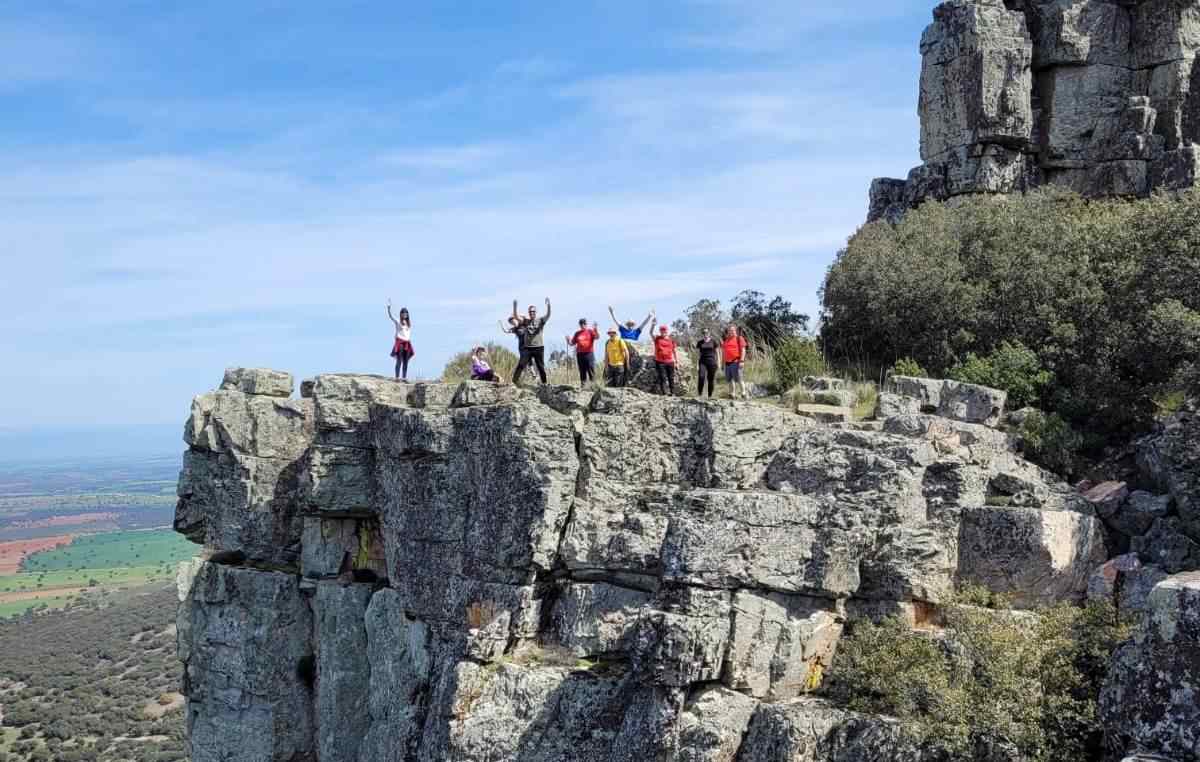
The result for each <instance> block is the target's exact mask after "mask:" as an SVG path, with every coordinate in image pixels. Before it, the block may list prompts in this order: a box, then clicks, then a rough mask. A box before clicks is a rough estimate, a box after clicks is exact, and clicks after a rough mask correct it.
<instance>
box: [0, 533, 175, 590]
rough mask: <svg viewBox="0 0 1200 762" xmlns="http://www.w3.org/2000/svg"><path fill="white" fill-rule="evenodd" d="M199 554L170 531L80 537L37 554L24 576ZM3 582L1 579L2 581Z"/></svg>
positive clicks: (167, 560) (172, 561)
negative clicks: (68, 543)
mask: <svg viewBox="0 0 1200 762" xmlns="http://www.w3.org/2000/svg"><path fill="white" fill-rule="evenodd" d="M195 554H196V546H195V545H193V544H192V543H190V542H188V541H187V540H186V539H184V537H183V536H182V535H180V534H177V533H175V532H173V531H171V530H169V529H156V530H152V531H137V532H105V533H104V534H93V535H84V536H82V537H77V538H76V539H75V541H74V542H72V543H71V544H70V545H64V546H63V547H61V548H55V549H54V550H46V551H43V552H41V553H35V554H33V555H32V556H30V557H28V558H26V559H25V562H24V564H22V566H21V568H22V571H23V572H26V573H29V572H42V571H46V572H51V571H62V570H83V569H89V570H95V569H120V568H124V567H154V566H159V565H161V564H167V565H169V566H171V567H172V568H174V566H175V564H177V563H178V562H180V561H184V560H187V559H189V558H191V557H192V556H194V555H195ZM2 580H3V578H0V581H2Z"/></svg>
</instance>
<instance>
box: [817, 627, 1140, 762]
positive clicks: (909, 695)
mask: <svg viewBox="0 0 1200 762" xmlns="http://www.w3.org/2000/svg"><path fill="white" fill-rule="evenodd" d="M1041 614H1042V615H1041V616H1040V617H1039V618H1037V619H1036V620H1029V619H1027V618H1024V617H1019V616H1014V615H1011V614H1006V613H997V612H991V611H986V610H982V609H977V608H970V607H964V606H950V607H947V609H946V611H945V612H944V616H945V620H946V628H947V637H946V638H945V639H944V640H943V639H938V638H935V637H932V636H931V635H930V634H928V633H918V632H912V631H910V630H909V629H908V628H907V627H906V626H905V625H904V624H903V622H901V620H900V619H899V618H893V619H889V620H885V621H884V622H883V623H881V624H878V625H875V624H871V623H870V622H858V623H856V624H855V625H854V626H853V628H852V630H851V631H850V632H849V634H848V635H847V636H846V637H844V638H843V639H842V642H841V643H840V644H839V646H838V655H837V658H836V660H835V662H834V666H833V670H832V672H831V674H830V679H829V681H828V683H827V686H828V687H827V691H828V693H829V694H830V696H831V697H832V698H834V699H836V700H839V701H840V702H842V703H844V704H845V705H847V706H848V707H849V708H852V709H855V710H858V711H864V712H871V713H879V714H888V715H892V716H895V717H897V718H899V719H900V720H901V721H902V723H903V724H904V727H905V729H906V731H907V732H908V733H909V734H910V735H912V736H913V737H914V738H915V739H916V740H918V741H921V742H925V743H929V744H932V745H934V746H936V747H939V748H940V749H942V750H944V751H945V752H946V756H947V757H948V758H949V759H961V760H969V759H972V758H974V755H975V751H976V750H978V749H981V748H987V747H996V746H1003V747H1007V748H1011V749H1013V750H1015V751H1016V752H1017V754H1018V755H1019V756H1020V758H1022V759H1028V760H1037V761H1041V760H1046V762H1049V760H1055V761H1056V762H1060V761H1064V760H1065V761H1066V762H1085V761H1086V760H1089V759H1099V758H1100V756H1101V748H1100V740H1101V730H1102V729H1101V727H1100V723H1099V721H1098V719H1097V717H1096V702H1097V698H1098V696H1099V692H1100V685H1101V683H1102V681H1103V679H1104V674H1105V670H1106V666H1107V660H1108V658H1109V656H1111V654H1112V652H1113V651H1114V650H1115V648H1116V647H1117V645H1118V644H1119V643H1120V642H1121V641H1122V640H1124V639H1125V638H1126V637H1127V636H1128V627H1127V626H1126V625H1124V624H1122V623H1120V622H1119V621H1118V620H1117V616H1116V612H1115V610H1114V608H1113V606H1112V605H1111V604H1108V603H1095V604H1090V605H1089V606H1088V607H1086V608H1076V607H1073V606H1069V605H1061V606H1058V607H1055V608H1052V609H1048V610H1046V611H1044V612H1041Z"/></svg>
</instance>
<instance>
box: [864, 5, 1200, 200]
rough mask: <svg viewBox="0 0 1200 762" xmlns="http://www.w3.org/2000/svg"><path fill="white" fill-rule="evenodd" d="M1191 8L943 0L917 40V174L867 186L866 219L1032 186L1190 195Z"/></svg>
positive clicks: (1194, 74)
mask: <svg viewBox="0 0 1200 762" xmlns="http://www.w3.org/2000/svg"><path fill="white" fill-rule="evenodd" d="M1198 50H1200V11H1198V10H1197V8H1196V6H1195V4H1194V3H1192V2H1189V1H1188V0H1130V2H1124V1H1122V0H948V2H943V3H942V4H941V5H939V6H937V8H935V9H934V11H933V23H932V24H930V26H929V27H928V28H927V29H926V30H925V33H924V35H923V36H922V38H921V56H922V60H923V63H922V69H921V82H920V104H919V114H920V119H921V160H922V162H923V163H922V165H921V166H919V167H917V168H915V169H913V170H912V171H911V172H910V173H909V175H908V178H907V179H905V180H894V179H886V178H885V179H879V180H876V181H875V182H874V183H873V184H872V186H871V193H870V196H871V200H870V210H869V214H868V216H869V219H871V220H876V219H890V220H896V219H899V217H901V216H902V215H903V214H904V212H905V211H906V210H908V209H911V208H913V207H915V206H917V205H919V204H920V203H921V202H923V201H926V200H936V201H944V200H947V199H950V198H953V197H955V196H962V195H967V194H978V193H1013V192H1019V191H1025V190H1030V189H1032V188H1035V187H1038V186H1041V185H1057V186H1061V187H1065V188H1070V189H1072V190H1075V191H1077V192H1079V193H1082V194H1084V195H1087V196H1144V195H1148V194H1149V193H1151V192H1153V191H1156V190H1178V189H1183V188H1190V187H1192V186H1193V185H1194V184H1195V183H1196V180H1197V167H1198V166H1200V165H1198V163H1197V159H1198V157H1200V154H1198V153H1197V148H1196V144H1197V142H1198V141H1200V119H1198V118H1197V116H1198V115H1200V88H1197V89H1196V90H1193V89H1192V88H1193V85H1194V83H1196V82H1197V81H1200V68H1198V67H1197V64H1196V53H1197V51H1198Z"/></svg>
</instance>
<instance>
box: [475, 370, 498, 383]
mask: <svg viewBox="0 0 1200 762" xmlns="http://www.w3.org/2000/svg"><path fill="white" fill-rule="evenodd" d="M471 380H472V381H492V382H494V381H495V380H496V372H495V371H493V370H489V371H487V372H485V373H472V374H471Z"/></svg>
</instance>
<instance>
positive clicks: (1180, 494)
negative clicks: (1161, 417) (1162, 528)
mask: <svg viewBox="0 0 1200 762" xmlns="http://www.w3.org/2000/svg"><path fill="white" fill-rule="evenodd" d="M1137 462H1138V466H1139V467H1140V469H1141V471H1142V473H1143V475H1144V476H1145V478H1146V479H1147V480H1148V481H1149V482H1151V483H1152V484H1153V485H1154V486H1155V487H1156V488H1157V489H1158V490H1160V491H1161V492H1164V493H1167V494H1169V495H1170V496H1171V498H1172V499H1173V500H1174V502H1175V510H1176V511H1177V512H1178V514H1179V528H1180V531H1182V532H1183V534H1185V535H1186V536H1187V537H1189V538H1190V539H1191V540H1194V541H1196V542H1198V543H1200V412H1198V411H1197V409H1196V402H1195V401H1193V402H1191V403H1189V405H1188V406H1187V407H1185V409H1184V410H1182V411H1180V412H1179V413H1176V414H1175V415H1173V416H1171V417H1170V418H1168V419H1167V420H1166V421H1165V422H1163V423H1162V424H1160V425H1159V427H1158V428H1157V430H1155V431H1154V432H1153V433H1151V434H1149V435H1147V436H1146V437H1144V438H1143V439H1141V440H1140V441H1139V442H1138V444H1137Z"/></svg>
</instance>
